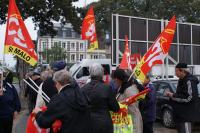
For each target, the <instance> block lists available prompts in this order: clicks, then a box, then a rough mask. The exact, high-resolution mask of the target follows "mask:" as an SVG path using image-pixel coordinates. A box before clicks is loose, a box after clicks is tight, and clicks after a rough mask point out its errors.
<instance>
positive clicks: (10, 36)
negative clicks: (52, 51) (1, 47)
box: [4, 0, 38, 66]
mask: <svg viewBox="0 0 200 133" xmlns="http://www.w3.org/2000/svg"><path fill="white" fill-rule="evenodd" d="M4 52H5V53H6V54H14V55H17V56H18V57H19V58H21V59H23V60H24V61H26V62H27V63H29V64H31V65H32V66H34V65H35V64H36V63H37V60H38V57H37V54H36V53H35V50H34V44H33V42H32V40H31V37H30V35H29V33H28V31H27V29H26V27H25V25H24V21H23V19H22V17H21V15H20V12H19V10H18V8H17V5H16V3H15V0H10V1H9V7H8V19H7V28H6V37H5V51H4Z"/></svg>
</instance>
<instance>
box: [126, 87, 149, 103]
mask: <svg viewBox="0 0 200 133" xmlns="http://www.w3.org/2000/svg"><path fill="white" fill-rule="evenodd" d="M149 91H150V89H145V90H143V91H141V92H140V93H138V94H136V95H134V96H130V97H128V98H126V99H125V100H124V101H123V102H122V104H126V105H130V104H132V103H134V102H136V101H138V100H140V99H144V98H145V96H146V95H147V93H149Z"/></svg>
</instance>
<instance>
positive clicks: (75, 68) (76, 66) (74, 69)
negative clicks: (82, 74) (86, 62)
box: [69, 63, 79, 75]
mask: <svg viewBox="0 0 200 133" xmlns="http://www.w3.org/2000/svg"><path fill="white" fill-rule="evenodd" d="M78 67H79V63H76V64H74V65H73V66H72V67H71V68H70V69H69V72H70V73H71V74H72V75H73V74H74V72H75V71H76V70H77V69H78Z"/></svg>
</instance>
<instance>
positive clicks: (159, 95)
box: [156, 82, 170, 118]
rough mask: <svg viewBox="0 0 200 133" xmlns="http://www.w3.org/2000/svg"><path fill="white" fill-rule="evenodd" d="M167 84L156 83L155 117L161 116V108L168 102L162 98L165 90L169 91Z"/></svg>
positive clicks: (167, 99) (167, 98) (165, 98)
mask: <svg viewBox="0 0 200 133" xmlns="http://www.w3.org/2000/svg"><path fill="white" fill-rule="evenodd" d="M169 87H170V86H169V84H168V83H166V82H156V100H157V103H156V113H157V117H159V118H160V117H161V116H162V108H163V106H165V105H166V104H168V102H169V97H167V96H164V93H165V91H166V89H169Z"/></svg>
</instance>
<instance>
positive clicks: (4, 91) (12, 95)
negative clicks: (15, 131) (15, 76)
mask: <svg viewBox="0 0 200 133" xmlns="http://www.w3.org/2000/svg"><path fill="white" fill-rule="evenodd" d="M1 74H2V72H0V80H1ZM10 78H11V77H10ZM20 110H21V104H20V100H19V97H18V93H17V90H16V88H15V87H14V86H13V85H12V84H10V83H8V82H6V81H5V80H4V81H3V88H1V85H0V133H12V126H13V119H15V118H16V116H17V114H18V113H19V112H20Z"/></svg>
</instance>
